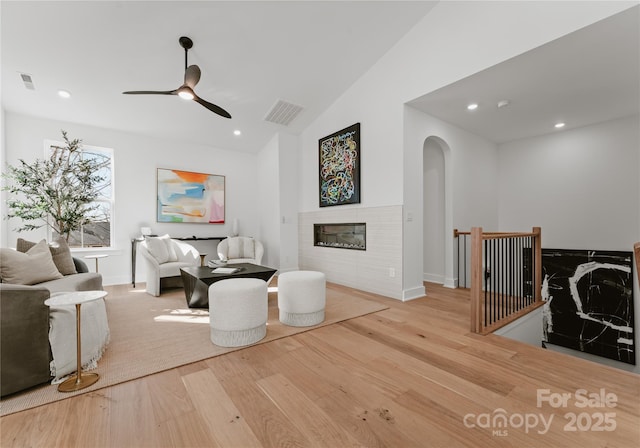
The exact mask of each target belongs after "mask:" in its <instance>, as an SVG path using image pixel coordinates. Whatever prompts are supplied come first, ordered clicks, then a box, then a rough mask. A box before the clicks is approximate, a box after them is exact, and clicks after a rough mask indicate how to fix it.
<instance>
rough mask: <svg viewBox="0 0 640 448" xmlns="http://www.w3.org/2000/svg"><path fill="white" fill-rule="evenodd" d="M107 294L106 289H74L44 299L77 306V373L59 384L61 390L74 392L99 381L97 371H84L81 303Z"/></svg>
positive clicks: (52, 304)
mask: <svg viewBox="0 0 640 448" xmlns="http://www.w3.org/2000/svg"><path fill="white" fill-rule="evenodd" d="M106 295H107V292H106V291H74V292H64V293H60V294H56V295H54V296H52V297H50V298H48V299H47V300H45V301H44V304H45V305H47V306H49V307H51V306H62V305H75V306H76V366H77V370H76V375H75V377H73V376H72V377H71V378H68V379H66V380H65V381H63V382H62V383H60V384H58V390H59V391H60V392H73V391H76V390H80V389H84V388H85V387H89V386H91V385H92V384H93V383H95V382H96V381H98V379H99V378H100V375H98V374H97V373H82V340H81V339H82V338H81V337H80V305H82V304H83V303H87V302H93V301H94V300H100V299H102V298H104V297H105V296H106Z"/></svg>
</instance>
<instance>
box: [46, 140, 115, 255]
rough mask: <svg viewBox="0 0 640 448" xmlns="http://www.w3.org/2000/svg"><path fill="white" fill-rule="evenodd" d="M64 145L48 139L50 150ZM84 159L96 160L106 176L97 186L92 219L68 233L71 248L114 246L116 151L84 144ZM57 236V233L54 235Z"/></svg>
mask: <svg viewBox="0 0 640 448" xmlns="http://www.w3.org/2000/svg"><path fill="white" fill-rule="evenodd" d="M56 147H58V148H60V147H65V144H64V143H60V142H51V141H49V142H45V148H46V150H47V153H48V154H50V153H51V152H52V150H53V148H56ZM81 151H82V158H83V159H84V160H89V159H90V160H93V161H94V162H96V164H97V165H98V167H99V168H98V170H97V174H98V175H99V176H100V177H101V178H102V179H103V180H102V181H101V182H100V183H99V184H98V185H97V190H98V197H97V199H96V200H95V201H94V202H92V203H90V205H89V207H90V208H91V209H92V211H91V213H90V215H89V216H90V217H91V222H90V223H88V224H85V225H83V226H81V228H79V229H77V230H74V231H72V232H71V233H70V235H69V240H68V243H69V246H70V247H72V248H93V247H111V245H112V235H113V210H114V195H113V179H114V177H113V150H112V149H110V148H100V147H97V146H88V145H82V147H81ZM53 236H54V237H57V236H58V235H53Z"/></svg>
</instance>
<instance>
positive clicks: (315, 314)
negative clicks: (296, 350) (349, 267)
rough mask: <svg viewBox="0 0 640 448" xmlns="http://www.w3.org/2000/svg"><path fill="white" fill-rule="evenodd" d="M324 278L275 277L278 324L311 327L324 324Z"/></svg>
mask: <svg viewBox="0 0 640 448" xmlns="http://www.w3.org/2000/svg"><path fill="white" fill-rule="evenodd" d="M325 305H326V278H325V275H324V274H323V273H322V272H317V271H290V272H284V273H282V274H280V275H279V276H278V310H279V316H280V322H282V323H283V324H285V325H289V326H292V327H310V326H313V325H317V324H319V323H321V322H323V321H324V309H325Z"/></svg>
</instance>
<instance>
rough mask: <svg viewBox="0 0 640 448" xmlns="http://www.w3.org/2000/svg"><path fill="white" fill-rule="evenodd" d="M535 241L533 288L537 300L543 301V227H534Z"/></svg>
mask: <svg viewBox="0 0 640 448" xmlns="http://www.w3.org/2000/svg"><path fill="white" fill-rule="evenodd" d="M533 234H534V235H535V236H534V241H535V243H534V244H535V253H534V254H533V263H534V267H533V272H534V275H535V276H534V279H533V288H534V289H533V290H534V291H535V292H534V294H535V296H534V300H535V301H536V302H541V301H542V229H541V228H540V227H534V228H533Z"/></svg>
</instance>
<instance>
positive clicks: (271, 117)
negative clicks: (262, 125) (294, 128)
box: [264, 100, 303, 126]
mask: <svg viewBox="0 0 640 448" xmlns="http://www.w3.org/2000/svg"><path fill="white" fill-rule="evenodd" d="M302 109H303V107H302V106H296V105H295V104H291V103H287V102H286V101H283V100H278V101H276V104H274V105H273V107H272V108H271V110H270V111H269V112H268V113H267V115H266V116H265V117H264V120H265V121H269V122H271V123H276V124H282V125H285V126H288V125H289V123H291V122H292V121H293V120H294V119H295V118H296V117H297V116H298V114H299V113H300V112H301V111H302Z"/></svg>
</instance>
